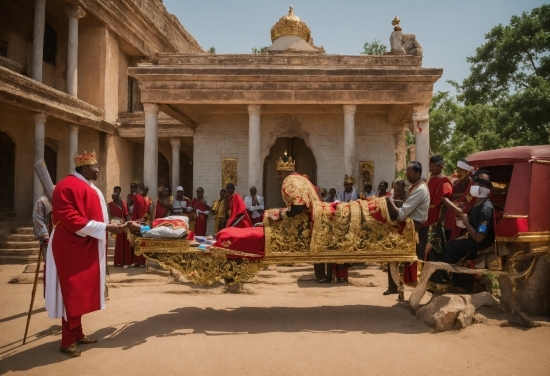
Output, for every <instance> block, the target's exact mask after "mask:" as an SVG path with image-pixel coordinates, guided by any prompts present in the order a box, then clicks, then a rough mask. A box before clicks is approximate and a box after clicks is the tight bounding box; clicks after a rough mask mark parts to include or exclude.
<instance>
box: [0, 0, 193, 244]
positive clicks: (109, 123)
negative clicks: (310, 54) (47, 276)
mask: <svg viewBox="0 0 550 376" xmlns="http://www.w3.org/2000/svg"><path fill="white" fill-rule="evenodd" d="M160 52H164V53H191V54H192V53H203V50H202V48H201V47H200V46H199V45H198V43H197V42H196V41H195V39H194V38H193V37H192V36H191V35H190V34H189V33H188V32H187V31H186V30H185V29H184V28H183V26H182V25H181V24H180V23H179V21H178V20H177V18H176V17H175V16H173V15H171V14H169V13H168V12H167V11H166V9H165V7H164V5H163V4H162V1H161V0H148V1H142V0H125V1H107V0H69V1H65V0H21V1H2V2H1V3H0V113H1V116H0V171H1V173H2V175H3V179H2V180H3V181H2V184H0V208H1V209H0V210H2V212H11V214H12V215H13V214H15V215H16V216H20V217H29V216H30V212H31V209H32V205H33V202H34V200H35V199H36V198H37V197H39V196H40V195H41V192H42V189H41V186H40V184H39V182H38V181H37V179H36V176H35V174H34V170H33V164H34V161H36V160H38V159H40V158H42V157H44V158H45V160H46V164H47V166H48V169H49V171H50V174H51V175H52V178H53V180H54V181H56V180H59V179H61V178H63V177H64V176H66V175H67V174H68V173H69V172H70V171H71V170H72V169H73V163H72V158H71V156H72V155H74V154H76V153H77V152H82V151H85V150H86V151H92V150H95V151H96V152H97V153H98V156H99V164H100V178H99V181H98V186H99V187H100V188H101V190H102V191H103V192H104V193H106V196H107V197H108V194H109V193H110V191H111V190H112V187H113V186H115V185H121V186H122V187H123V189H124V192H123V193H127V192H128V189H129V188H128V187H129V184H130V181H131V180H132V179H133V178H138V179H140V177H142V175H143V122H144V113H143V106H142V104H141V102H140V97H139V89H138V87H137V84H136V83H135V81H134V80H133V79H132V78H129V77H128V73H127V71H128V68H129V67H133V66H136V64H137V63H139V62H141V61H143V59H146V58H149V57H151V56H155V55H156V54H158V53H160ZM159 122H160V132H159V136H161V137H162V132H163V129H164V128H163V127H168V128H171V127H172V126H173V125H174V123H176V124H175V128H178V129H180V128H181V127H180V126H179V125H180V124H179V122H175V121H174V120H173V119H172V118H170V117H168V116H164V115H161V116H160V117H159ZM136 123H137V124H141V134H140V130H137V131H135V132H134V131H132V129H133V128H132V127H133V125H134V124H136ZM124 127H127V129H128V130H129V132H128V131H127V132H126V133H124V132H123V131H121V132H119V131H118V129H119V128H124ZM168 133H169V136H170V138H171V139H172V144H175V143H176V141H179V142H180V143H181V145H182V147H181V151H182V152H186V153H187V154H184V153H181V154H179V153H178V156H177V157H178V158H181V159H182V161H185V162H186V163H187V164H189V162H190V161H191V157H192V142H191V138H190V137H191V136H192V132H190V131H188V130H185V129H182V130H181V131H178V130H169V131H168ZM123 134H124V135H125V136H126V137H122V136H121V135H123ZM158 152H159V154H160V157H158V158H159V182H162V183H163V184H168V179H169V168H170V167H169V162H168V161H171V160H172V149H171V146H170V141H166V142H165V143H164V141H161V142H159V150H158ZM140 180H141V179H140ZM189 189H191V187H189ZM152 190H154V189H152ZM0 214H1V213H0ZM0 248H1V247H0Z"/></svg>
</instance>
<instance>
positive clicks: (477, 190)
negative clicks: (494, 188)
mask: <svg viewBox="0 0 550 376" xmlns="http://www.w3.org/2000/svg"><path fill="white" fill-rule="evenodd" d="M489 192H491V190H490V189H489V188H485V187H481V186H479V185H472V186H471V187H470V194H471V195H472V196H474V197H479V198H485V197H487V196H489Z"/></svg>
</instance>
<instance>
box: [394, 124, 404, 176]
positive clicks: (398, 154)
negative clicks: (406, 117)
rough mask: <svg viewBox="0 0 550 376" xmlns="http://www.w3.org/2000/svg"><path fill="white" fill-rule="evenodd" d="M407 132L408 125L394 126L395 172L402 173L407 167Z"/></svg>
mask: <svg viewBox="0 0 550 376" xmlns="http://www.w3.org/2000/svg"><path fill="white" fill-rule="evenodd" d="M406 130H407V125H406V124H400V125H394V126H393V137H394V138H395V172H398V171H401V170H403V169H404V168H406V167H407V141H406V139H405V132H406Z"/></svg>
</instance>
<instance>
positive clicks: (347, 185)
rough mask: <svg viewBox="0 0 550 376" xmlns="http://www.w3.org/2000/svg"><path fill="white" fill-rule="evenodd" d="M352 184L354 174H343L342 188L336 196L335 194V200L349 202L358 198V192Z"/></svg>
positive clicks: (353, 182)
mask: <svg viewBox="0 0 550 376" xmlns="http://www.w3.org/2000/svg"><path fill="white" fill-rule="evenodd" d="M353 184H355V176H353V175H351V176H348V175H347V174H346V175H344V190H343V191H341V192H340V193H338V196H336V201H339V202H350V201H355V200H359V193H357V190H356V189H355V188H353Z"/></svg>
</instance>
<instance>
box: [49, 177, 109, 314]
mask: <svg viewBox="0 0 550 376" xmlns="http://www.w3.org/2000/svg"><path fill="white" fill-rule="evenodd" d="M103 202H104V201H103V199H102V198H100V197H99V195H98V193H97V192H96V190H95V189H94V188H92V187H91V186H90V185H88V184H87V183H86V182H84V181H82V180H81V179H79V178H77V177H76V176H73V175H69V176H67V177H66V178H64V179H63V180H61V181H60V182H59V183H57V186H56V188H55V190H54V192H53V197H52V223H53V224H54V227H55V229H54V233H53V234H52V238H51V240H50V241H51V250H52V256H53V259H54V262H55V267H56V269H57V278H58V280H59V287H60V290H61V294H62V298H63V304H64V306H65V311H66V317H67V318H72V317H78V316H81V315H83V314H85V313H89V312H93V311H97V310H99V309H101V308H103V304H104V301H103V291H102V289H103V286H102V280H103V281H104V278H105V277H104V276H105V268H104V265H102V264H104V263H105V259H104V258H102V259H100V257H102V256H101V253H102V252H103V253H104V250H100V249H99V247H100V244H103V243H102V242H100V240H99V239H98V238H94V237H92V236H80V235H78V234H76V232H77V231H80V230H82V229H84V227H86V225H87V224H88V222H89V221H90V220H93V221H96V222H102V223H105V221H106V220H107V219H108V218H105V217H104V215H106V213H103V209H102V205H104V204H102V203H103ZM103 241H104V240H103ZM103 257H104V256H103ZM48 266H49V265H48ZM48 269H50V268H49V267H48ZM102 273H103V274H102ZM46 288H47V290H49V288H48V286H46ZM50 299H51V298H50V297H49V296H48V292H47V294H46V300H47V301H46V302H47V304H48V301H50ZM48 310H50V309H48ZM52 315H53V317H55V316H57V315H56V314H55V313H54V312H50V317H52Z"/></svg>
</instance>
